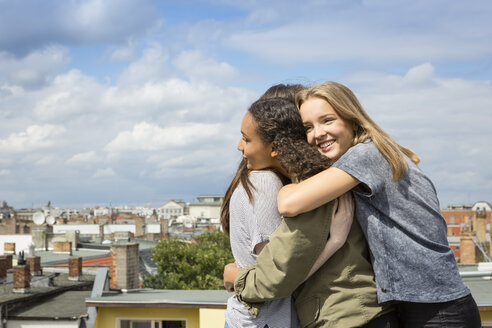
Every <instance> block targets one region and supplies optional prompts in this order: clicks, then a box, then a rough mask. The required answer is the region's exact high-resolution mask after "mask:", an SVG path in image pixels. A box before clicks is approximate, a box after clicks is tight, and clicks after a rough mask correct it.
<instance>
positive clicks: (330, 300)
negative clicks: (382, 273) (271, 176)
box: [234, 202, 391, 328]
mask: <svg viewBox="0 0 492 328" xmlns="http://www.w3.org/2000/svg"><path fill="white" fill-rule="evenodd" d="M332 208H333V202H330V203H328V204H325V205H322V206H321V207H319V208H317V209H315V210H312V211H310V212H307V213H303V214H300V215H298V216H296V217H292V218H284V220H283V222H282V224H281V225H280V226H279V227H278V228H277V230H276V231H275V232H274V233H273V234H272V235H271V236H270V242H269V243H268V244H267V245H266V246H265V248H263V250H262V251H261V253H260V255H259V256H258V259H257V262H256V266H255V267H249V268H242V269H240V270H239V274H238V276H237V277H236V280H235V283H234V288H235V293H236V295H237V297H238V299H239V300H240V301H241V302H242V303H243V304H244V305H245V306H246V308H248V310H249V312H250V313H251V314H252V315H253V316H256V315H258V313H259V311H260V308H261V305H262V303H261V302H264V301H270V300H274V299H279V298H284V297H288V296H289V295H291V294H292V295H293V297H294V298H295V304H296V309H297V315H298V317H299V321H300V323H301V326H302V327H344V328H347V327H360V326H362V325H364V324H366V323H367V322H369V321H370V320H371V319H373V318H375V317H376V316H379V315H381V314H383V313H386V312H389V311H391V309H390V308H383V307H382V306H380V305H378V302H377V295H376V283H375V282H374V272H373V270H372V266H371V263H370V261H369V253H368V248H367V242H366V240H365V238H364V236H363V234H362V230H361V228H360V226H359V224H358V223H357V222H356V220H354V223H353V224H352V227H351V229H350V232H349V235H348V237H347V241H346V242H345V244H344V245H343V246H342V247H341V248H340V249H339V250H338V251H337V252H336V253H335V254H334V255H333V256H332V257H331V258H330V259H329V260H328V261H326V263H325V264H324V265H323V266H322V267H321V268H320V269H319V270H318V271H317V272H316V273H314V274H313V275H312V276H311V277H310V278H309V279H308V280H306V282H304V283H302V282H303V280H304V278H305V277H306V276H307V274H308V273H309V270H310V269H311V267H312V266H313V264H314V262H315V261H316V259H317V258H318V256H319V255H320V253H321V251H322V250H323V248H324V247H325V244H326V241H327V239H328V236H329V231H330V223H331V214H332Z"/></svg>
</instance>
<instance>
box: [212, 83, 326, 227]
mask: <svg viewBox="0 0 492 328" xmlns="http://www.w3.org/2000/svg"><path fill="white" fill-rule="evenodd" d="M303 89H304V86H302V85H300V84H291V85H285V84H277V85H274V86H272V87H270V88H269V89H268V90H267V91H266V92H265V93H264V94H263V95H262V96H261V97H260V99H258V100H257V101H256V102H254V103H253V104H252V105H251V106H250V108H249V109H248V111H249V112H250V113H251V114H252V115H253V118H254V120H255V121H256V123H257V127H256V132H257V133H258V135H259V136H260V137H261V139H262V140H263V142H265V143H270V142H274V145H275V147H276V149H277V152H278V160H279V162H280V165H282V167H283V168H284V169H285V171H287V173H288V174H289V177H285V176H283V175H282V174H281V173H280V172H278V171H277V170H275V169H273V168H268V169H269V170H271V171H274V172H275V173H276V174H277V175H278V176H279V178H280V179H281V180H282V182H283V183H284V184H286V183H288V182H289V178H291V179H293V180H302V179H305V178H308V177H310V176H312V175H314V174H316V173H318V172H321V171H322V170H324V169H326V168H328V166H329V162H328V160H327V158H326V157H324V156H323V155H321V154H320V153H319V152H318V151H317V150H316V149H315V148H314V147H312V146H310V145H309V144H308V143H307V140H306V133H305V131H304V126H303V124H302V120H301V116H300V114H299V111H298V109H297V107H296V106H295V102H294V100H295V96H296V94H297V93H298V92H299V91H301V90H303ZM248 173H249V172H248V168H247V160H246V159H244V158H243V159H242V161H241V163H240V164H239V167H238V169H237V171H236V174H235V176H234V178H233V179H232V181H231V183H230V185H229V187H228V188H227V191H226V193H225V195H224V201H223V202H222V206H221V211H220V222H221V224H222V228H223V229H224V231H225V232H226V233H227V234H229V205H230V201H231V197H232V193H233V192H234V190H235V189H236V188H237V186H238V185H239V184H241V185H242V186H243V188H244V189H245V191H246V194H247V195H248V198H249V199H250V201H251V200H252V198H253V194H252V191H251V189H254V186H253V185H252V184H251V182H250V181H249V178H248Z"/></svg>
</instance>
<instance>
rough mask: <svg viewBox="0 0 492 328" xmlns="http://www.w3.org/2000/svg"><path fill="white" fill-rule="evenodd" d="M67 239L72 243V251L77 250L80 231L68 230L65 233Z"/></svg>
mask: <svg viewBox="0 0 492 328" xmlns="http://www.w3.org/2000/svg"><path fill="white" fill-rule="evenodd" d="M65 238H66V239H67V241H69V242H71V243H72V249H73V250H77V249H78V248H77V244H78V243H79V231H76V230H68V231H66V232H65Z"/></svg>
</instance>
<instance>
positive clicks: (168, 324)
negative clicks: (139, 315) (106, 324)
mask: <svg viewBox="0 0 492 328" xmlns="http://www.w3.org/2000/svg"><path fill="white" fill-rule="evenodd" d="M119 328H186V321H185V320H160V319H152V320H142V319H131V320H126V319H120V320H119Z"/></svg>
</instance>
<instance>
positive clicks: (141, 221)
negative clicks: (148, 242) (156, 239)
mask: <svg viewBox="0 0 492 328" xmlns="http://www.w3.org/2000/svg"><path fill="white" fill-rule="evenodd" d="M144 235H145V218H144V217H141V216H137V217H136V218H135V237H143V236H144Z"/></svg>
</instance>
